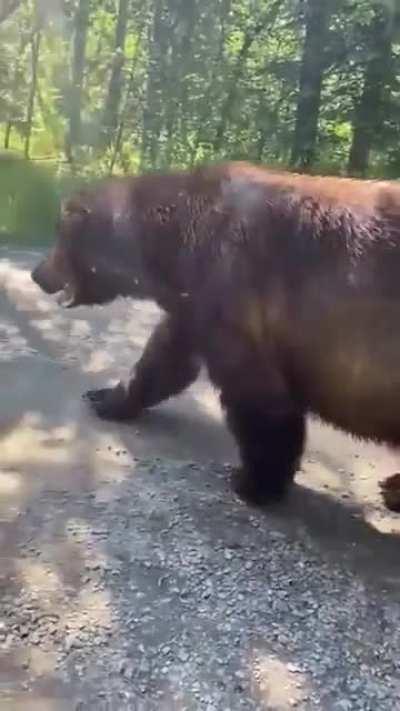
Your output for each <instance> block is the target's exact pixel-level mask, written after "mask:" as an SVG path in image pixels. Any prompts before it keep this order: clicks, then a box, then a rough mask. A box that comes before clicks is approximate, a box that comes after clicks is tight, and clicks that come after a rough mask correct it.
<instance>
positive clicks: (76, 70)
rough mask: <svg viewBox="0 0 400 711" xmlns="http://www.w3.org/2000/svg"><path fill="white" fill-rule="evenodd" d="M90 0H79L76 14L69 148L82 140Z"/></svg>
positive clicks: (71, 149)
mask: <svg viewBox="0 0 400 711" xmlns="http://www.w3.org/2000/svg"><path fill="white" fill-rule="evenodd" d="M89 12H90V0H79V3H78V6H77V9H76V14H75V32H74V42H73V57H72V76H71V81H72V86H71V109H70V117H69V149H70V151H71V153H72V151H73V147H74V146H76V145H79V142H80V140H81V111H82V89H83V76H84V70H85V61H86V41H87V33H88V27H89Z"/></svg>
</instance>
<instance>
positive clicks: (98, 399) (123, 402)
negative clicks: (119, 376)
mask: <svg viewBox="0 0 400 711" xmlns="http://www.w3.org/2000/svg"><path fill="white" fill-rule="evenodd" d="M83 399H84V400H87V402H88V403H89V406H90V408H91V410H93V412H95V413H96V415H97V417H100V418H101V419H102V420H131V419H134V418H135V417H137V416H138V414H139V412H140V410H139V408H137V407H135V404H134V403H133V402H132V400H131V399H130V398H129V395H128V393H127V391H126V389H125V387H124V386H123V385H122V384H121V383H119V384H118V385H117V386H116V387H114V388H102V389H100V390H88V392H86V393H85V394H84V395H83Z"/></svg>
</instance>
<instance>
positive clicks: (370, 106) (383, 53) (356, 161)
mask: <svg viewBox="0 0 400 711" xmlns="http://www.w3.org/2000/svg"><path fill="white" fill-rule="evenodd" d="M392 39H393V35H392V27H391V23H390V21H389V18H388V16H387V14H385V13H384V12H383V11H379V10H377V11H376V15H375V17H374V20H373V22H372V24H371V27H370V32H369V47H370V55H369V59H368V61H367V65H366V67H365V74H364V83H363V89H362V93H361V97H360V100H359V102H358V104H357V106H356V108H355V112H354V119H353V140H352V144H351V148H350V155H349V163H348V173H349V174H350V175H355V176H360V177H362V176H365V175H366V173H367V170H368V163H369V156H370V151H371V148H372V147H373V144H374V141H375V140H376V137H377V135H379V131H380V129H381V127H382V121H383V97H384V93H385V87H386V86H387V84H388V83H389V82H390V77H391V60H392Z"/></svg>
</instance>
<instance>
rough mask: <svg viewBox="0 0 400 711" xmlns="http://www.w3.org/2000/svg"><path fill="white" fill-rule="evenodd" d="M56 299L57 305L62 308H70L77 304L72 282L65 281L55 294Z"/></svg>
mask: <svg viewBox="0 0 400 711" xmlns="http://www.w3.org/2000/svg"><path fill="white" fill-rule="evenodd" d="M55 298H56V301H57V303H58V305H59V306H62V308H63V309H71V308H72V307H73V306H77V303H78V301H77V298H76V292H75V288H74V287H73V285H72V284H70V283H67V284H65V286H64V287H63V288H62V289H60V291H58V292H57V293H56V294H55Z"/></svg>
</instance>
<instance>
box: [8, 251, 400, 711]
mask: <svg viewBox="0 0 400 711" xmlns="http://www.w3.org/2000/svg"><path fill="white" fill-rule="evenodd" d="M37 259H38V255H37V254H35V253H33V252H22V251H19V252H11V251H7V250H5V249H3V250H0V388H1V389H0V392H1V401H0V545H1V556H2V564H1V566H0V599H1V606H0V710H1V711H3V709H4V711H14V710H15V711H20V709H23V710H24V711H50V710H51V711H59V710H60V711H64V709H65V710H68V711H69V710H76V711H78V709H79V710H82V711H87V710H90V711H92V710H93V711H103V710H104V711H114V709H115V710H116V711H117V710H118V711H119V710H120V709H121V710H125V709H130V710H131V709H135V710H136V709H137V710H140V711H142V710H143V711H147V709H149V710H150V709H160V710H161V711H169V710H171V711H175V710H177V711H178V710H179V711H180V710H183V709H185V710H187V711H191V710H192V709H193V710H197V709H199V711H203V710H205V711H214V710H216V711H219V710H221V711H225V710H226V711H228V710H229V711H235V709H249V710H250V709H260V710H264V709H266V710H271V711H283V710H286V709H304V711H314V710H316V709H323V710H324V711H325V710H326V711H331V710H332V711H352V710H353V709H355V710H358V709H364V710H370V711H396V709H400V659H399V658H398V656H397V655H398V654H399V653H400V573H399V562H400V551H399V538H398V537H399V533H400V516H399V515H397V516H396V515H395V514H391V513H390V512H388V511H386V510H385V509H384V507H383V506H382V503H381V501H380V497H379V492H378V481H379V479H381V478H383V477H385V476H387V475H389V474H392V473H394V472H395V471H398V470H400V465H399V461H398V454H396V453H394V452H390V451H388V450H387V449H385V448H378V447H375V446H372V445H365V444H360V443H359V442H354V441H352V440H351V439H349V438H347V437H345V436H343V435H342V434H340V433H338V432H335V431H333V430H331V429H329V428H326V427H323V426H321V425H320V424H318V423H311V424H310V425H309V446H308V450H307V456H306V457H305V461H304V463H303V469H302V471H301V472H299V474H298V477H297V482H298V484H297V486H296V487H295V489H294V491H293V493H292V495H291V496H290V498H289V500H288V502H287V503H285V504H283V505H281V506H279V507H275V508H272V509H268V510H255V509H251V508H249V507H248V506H246V505H245V504H244V503H242V502H241V501H239V500H238V499H237V498H236V497H235V496H234V495H233V494H232V492H231V490H230V488H229V469H230V467H231V465H232V464H234V463H235V462H236V451H235V447H234V444H233V442H232V440H231V438H230V436H229V434H228V433H227V431H226V429H225V427H224V424H223V420H222V417H221V412H220V410H219V407H218V401H217V398H216V395H215V393H214V392H213V391H212V389H211V388H210V386H209V384H208V382H207V380H206V379H205V378H204V377H203V378H201V379H200V380H199V382H198V383H196V385H195V386H193V387H192V388H191V389H190V390H189V391H188V392H187V393H185V394H184V395H182V396H181V397H180V398H177V399H175V400H174V401H171V402H169V403H167V404H165V405H163V406H161V407H160V408H158V409H157V410H154V411H152V412H149V413H147V414H146V415H145V416H143V417H142V418H140V419H139V420H138V421H137V422H136V423H134V424H133V425H132V424H130V425H125V424H124V425H120V424H113V423H102V422H100V421H97V420H95V418H94V417H92V416H91V415H90V413H89V412H88V410H87V408H86V406H85V403H84V402H82V401H81V399H80V394H81V392H82V391H84V390H85V389H88V388H90V387H96V386H97V385H99V384H102V383H107V382H112V380H113V379H115V378H117V377H118V376H119V375H121V374H124V373H125V372H126V371H127V369H128V368H129V367H130V366H131V365H132V363H133V361H134V360H135V359H136V358H137V356H138V354H139V353H140V351H141V348H142V346H143V344H144V342H145V340H146V338H147V336H148V334H149V332H150V329H151V327H152V325H153V324H154V322H155V321H156V319H157V318H158V312H157V309H155V307H154V306H152V305H151V304H148V303H142V304H134V303H129V302H123V301H121V302H118V303H115V304H113V305H111V306H108V307H106V308H103V309H100V308H96V309H92V310H89V309H84V308H80V309H77V310H76V311H74V312H65V311H62V310H60V309H59V308H58V307H57V306H56V305H55V304H54V303H53V301H52V300H51V299H49V298H47V297H44V296H43V294H41V293H40V292H39V290H38V289H37V288H36V287H35V286H34V285H33V284H32V283H31V281H30V279H29V271H28V270H29V267H30V265H31V264H33V263H34V262H35V261H36V260H37ZM344 387H345V384H344Z"/></svg>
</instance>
